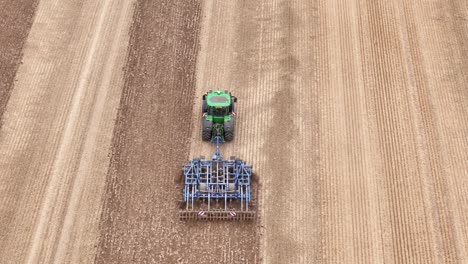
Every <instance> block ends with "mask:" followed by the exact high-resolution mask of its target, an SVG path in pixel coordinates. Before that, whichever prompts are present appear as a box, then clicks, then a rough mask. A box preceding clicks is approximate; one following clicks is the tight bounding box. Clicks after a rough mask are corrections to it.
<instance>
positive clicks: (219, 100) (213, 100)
mask: <svg viewBox="0 0 468 264" xmlns="http://www.w3.org/2000/svg"><path fill="white" fill-rule="evenodd" d="M206 99H207V103H208V105H209V106H214V107H228V106H230V105H231V95H230V94H228V93H226V92H224V91H221V90H215V91H212V92H211V93H209V94H208V96H207V98H206Z"/></svg>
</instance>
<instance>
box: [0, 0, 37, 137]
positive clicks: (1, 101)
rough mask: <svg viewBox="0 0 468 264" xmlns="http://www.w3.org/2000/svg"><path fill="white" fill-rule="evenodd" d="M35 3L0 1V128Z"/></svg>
mask: <svg viewBox="0 0 468 264" xmlns="http://www.w3.org/2000/svg"><path fill="white" fill-rule="evenodd" d="M37 3H38V0H17V1H10V0H1V1H0V6H1V7H2V8H1V10H0V76H1V78H0V128H1V127H2V117H3V112H5V107H6V104H7V102H8V99H9V98H10V93H11V90H12V88H13V83H14V78H15V74H16V71H17V69H18V66H19V64H20V62H21V56H22V53H21V52H22V49H23V45H24V42H25V41H26V38H27V36H28V33H29V30H30V29H31V24H32V22H33V18H34V11H35V10H36V6H37Z"/></svg>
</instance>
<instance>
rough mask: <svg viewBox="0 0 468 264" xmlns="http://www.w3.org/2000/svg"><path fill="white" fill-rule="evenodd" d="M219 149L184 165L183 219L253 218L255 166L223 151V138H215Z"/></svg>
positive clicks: (181, 212) (180, 213) (181, 211)
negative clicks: (208, 157)
mask: <svg viewBox="0 0 468 264" xmlns="http://www.w3.org/2000/svg"><path fill="white" fill-rule="evenodd" d="M213 142H214V143H216V151H215V152H214V154H213V156H212V157H211V159H210V160H207V159H205V158H203V157H201V158H197V159H193V160H191V161H190V162H189V163H188V164H186V165H184V166H183V176H184V189H183V203H182V209H181V210H180V211H179V217H180V219H182V220H252V219H254V218H255V210H254V208H253V205H252V192H251V183H252V166H248V165H246V164H245V162H244V161H242V160H240V159H236V158H234V157H231V158H230V159H229V160H226V159H224V158H223V156H222V155H221V151H220V149H219V145H220V144H222V143H223V139H222V138H221V137H219V136H217V137H215V138H214V139H213Z"/></svg>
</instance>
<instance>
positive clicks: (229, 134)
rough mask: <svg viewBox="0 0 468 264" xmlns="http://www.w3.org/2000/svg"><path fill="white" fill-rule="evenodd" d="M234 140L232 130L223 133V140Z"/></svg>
mask: <svg viewBox="0 0 468 264" xmlns="http://www.w3.org/2000/svg"><path fill="white" fill-rule="evenodd" d="M233 139H234V129H233V130H230V131H225V132H224V140H226V141H232V140H233Z"/></svg>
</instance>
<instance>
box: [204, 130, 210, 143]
mask: <svg viewBox="0 0 468 264" xmlns="http://www.w3.org/2000/svg"><path fill="white" fill-rule="evenodd" d="M202 139H203V140H204V141H210V140H211V130H206V129H203V131H202Z"/></svg>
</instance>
